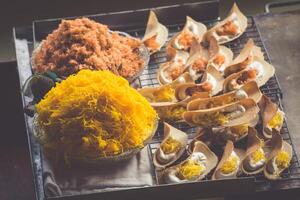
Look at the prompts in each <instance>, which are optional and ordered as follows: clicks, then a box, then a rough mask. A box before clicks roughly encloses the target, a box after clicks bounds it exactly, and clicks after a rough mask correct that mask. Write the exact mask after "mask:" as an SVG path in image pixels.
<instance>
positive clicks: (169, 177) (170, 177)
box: [165, 152, 207, 183]
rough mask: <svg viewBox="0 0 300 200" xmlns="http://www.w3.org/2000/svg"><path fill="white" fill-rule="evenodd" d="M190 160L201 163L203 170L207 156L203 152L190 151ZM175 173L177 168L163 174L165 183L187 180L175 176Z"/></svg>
mask: <svg viewBox="0 0 300 200" xmlns="http://www.w3.org/2000/svg"><path fill="white" fill-rule="evenodd" d="M190 160H191V161H194V162H197V163H198V164H199V165H201V166H202V167H203V172H204V171H205V170H206V162H207V157H206V156H205V155H204V154H203V153H201V152H194V153H192V155H191V157H190ZM177 174H178V168H177V169H172V170H169V171H168V174H166V175H165V181H166V182H167V183H180V182H186V181H188V180H186V179H180V178H179V177H178V176H177ZM200 175H201V174H199V176H200Z"/></svg>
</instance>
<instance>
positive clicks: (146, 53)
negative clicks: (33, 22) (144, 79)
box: [30, 30, 150, 84]
mask: <svg viewBox="0 0 300 200" xmlns="http://www.w3.org/2000/svg"><path fill="white" fill-rule="evenodd" d="M109 32H110V33H113V32H114V33H118V34H119V35H121V36H124V37H128V38H132V39H137V38H135V37H132V36H131V35H129V34H128V33H125V32H120V31H111V30H110V31H109ZM43 42H44V40H43V41H41V42H40V43H38V44H37V45H36V47H35V48H34V50H33V51H32V55H31V58H30V63H31V67H32V68H35V67H34V66H35V65H36V64H35V62H34V60H35V59H34V57H35V55H36V54H37V53H38V52H39V51H40V49H41V46H42V44H43ZM138 54H139V55H140V57H141V58H142V59H143V60H144V64H143V66H141V68H140V70H139V71H137V73H136V74H135V75H134V76H132V77H130V78H125V79H126V80H128V82H129V83H130V84H131V83H133V82H134V81H135V80H136V79H137V78H138V77H139V76H140V75H141V74H142V73H143V71H144V69H145V68H146V67H147V66H148V64H149V60H150V52H149V50H148V49H147V47H146V46H145V45H144V44H143V43H141V46H140V47H139V48H138ZM59 78H61V79H65V78H66V77H59Z"/></svg>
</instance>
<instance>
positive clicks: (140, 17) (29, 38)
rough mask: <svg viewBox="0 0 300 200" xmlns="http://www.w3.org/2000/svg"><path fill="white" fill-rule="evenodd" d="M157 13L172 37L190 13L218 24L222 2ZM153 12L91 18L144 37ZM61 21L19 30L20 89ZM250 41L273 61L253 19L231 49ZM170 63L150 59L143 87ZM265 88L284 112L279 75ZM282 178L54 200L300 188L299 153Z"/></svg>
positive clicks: (37, 161) (35, 150)
mask: <svg viewBox="0 0 300 200" xmlns="http://www.w3.org/2000/svg"><path fill="white" fill-rule="evenodd" d="M154 10H155V12H156V13H157V14H158V17H159V19H160V20H161V22H162V23H164V24H166V25H168V28H169V31H170V34H169V35H170V36H172V34H174V33H175V32H178V31H179V30H181V28H182V26H183V23H184V21H185V16H186V15H190V16H191V17H193V18H195V19H196V20H199V21H202V22H204V23H205V24H207V25H208V26H211V25H213V24H214V23H215V22H217V19H218V1H217V0H213V1H205V2H203V1H202V2H199V3H192V4H182V5H174V6H169V7H160V8H154ZM148 12H149V9H143V10H136V11H126V12H119V13H105V14H100V15H93V16H89V17H90V18H92V19H94V20H96V21H99V22H101V23H105V24H108V25H110V28H112V29H116V30H121V31H126V32H127V33H129V34H131V35H132V36H135V37H142V36H143V34H144V30H145V24H146V20H147V16H148ZM60 21H61V19H50V20H39V21H34V22H33V24H32V26H27V27H17V28H15V29H14V41H15V47H16V56H17V61H18V70H19V76H20V84H21V85H23V84H24V81H25V80H26V79H27V78H28V77H29V76H30V75H31V74H32V71H31V67H30V62H29V61H30V55H31V52H32V50H33V47H34V44H35V43H36V42H39V41H41V40H42V39H44V38H45V37H46V36H47V34H48V33H50V32H51V31H52V30H53V29H55V28H56V27H57V25H58V24H59V23H60ZM249 38H253V40H254V42H255V44H256V45H258V46H260V47H261V48H262V50H263V52H264V53H265V57H266V60H267V61H269V58H268V55H267V52H266V50H265V48H264V45H263V43H262V41H261V38H260V35H259V31H258V29H257V27H256V25H255V20H254V18H253V17H249V18H248V28H247V30H246V32H245V33H244V34H243V35H242V36H241V37H240V38H238V39H237V40H235V41H233V42H230V43H228V44H227V45H226V46H228V47H230V48H231V49H232V51H233V52H234V54H235V55H237V54H238V53H239V51H240V50H241V49H242V48H243V46H244V44H245V43H246V42H247V40H248V39H249ZM165 61H166V55H165V52H164V48H163V49H162V51H161V52H158V53H156V54H155V55H153V56H152V57H151V60H150V63H149V67H148V68H147V69H145V71H144V72H143V74H142V75H141V76H140V77H139V79H138V80H137V84H138V85H139V86H141V87H145V86H155V85H158V82H157V80H156V71H157V68H158V65H159V64H160V63H163V62H165ZM261 90H262V92H263V93H264V94H266V95H267V96H269V97H271V98H272V100H273V101H274V102H277V103H278V104H279V106H280V107H281V108H282V104H281V98H282V92H281V88H280V85H279V83H278V80H277V78H276V76H274V77H272V78H271V79H270V80H269V81H268V82H267V84H266V85H265V86H263V87H261ZM27 103H28V102H27V100H26V98H25V97H24V96H23V104H24V105H25V104H27ZM31 122H32V119H31V118H29V117H28V116H26V115H25V123H26V127H27V134H28V140H29V148H30V152H31V160H32V168H33V173H34V180H35V186H36V194H37V197H38V199H45V198H46V197H45V195H44V190H43V178H42V165H41V149H40V145H39V144H38V143H37V142H36V140H35V138H34V137H33V135H32V134H31V132H30V128H31ZM175 126H177V127H178V128H179V129H181V130H183V131H186V132H188V133H189V136H190V138H191V137H192V136H193V133H194V131H195V130H194V128H192V127H189V126H186V125H184V124H175ZM281 132H282V136H283V138H284V139H285V140H286V141H287V142H289V143H290V144H292V141H291V138H290V135H289V130H288V128H287V124H286V122H284V125H283V128H282V130H281ZM162 134H163V130H162V128H159V130H158V131H157V133H156V135H155V137H154V138H153V140H152V142H151V144H150V145H148V146H147V148H148V149H149V152H153V151H154V150H155V149H156V148H157V146H158V144H159V142H160V141H161V139H162ZM151 155H152V154H151ZM152 175H153V179H154V180H156V179H157V174H156V173H155V170H153V174H152ZM282 176H283V178H282V179H280V180H277V181H268V180H266V179H265V178H264V177H263V175H257V176H250V177H239V178H236V179H230V180H217V181H211V180H203V181H200V182H193V183H184V184H171V185H156V186H152V187H145V188H131V189H126V190H118V191H113V192H101V193H93V194H82V195H76V196H64V197H56V198H49V199H100V198H107V199H117V198H120V197H122V199H140V198H143V199H148V198H149V199H153V198H159V199H161V198H167V199H169V198H172V199H192V198H196V197H197V198H202V197H220V196H233V195H241V194H253V193H255V192H264V191H270V190H272V191H274V190H284V189H294V188H300V181H299V180H300V166H299V162H298V159H297V156H296V153H295V152H293V158H292V162H291V166H290V167H289V168H288V169H287V170H285V171H284V173H283V174H282Z"/></svg>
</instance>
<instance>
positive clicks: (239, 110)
mask: <svg viewBox="0 0 300 200" xmlns="http://www.w3.org/2000/svg"><path fill="white" fill-rule="evenodd" d="M225 112H228V113H227V114H226V116H227V117H228V118H229V119H231V120H232V119H236V118H238V117H240V116H241V115H242V114H243V113H244V112H246V109H245V107H244V106H242V105H235V106H232V107H228V108H226V111H225Z"/></svg>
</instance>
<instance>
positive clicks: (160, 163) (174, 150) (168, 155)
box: [153, 123, 188, 170]
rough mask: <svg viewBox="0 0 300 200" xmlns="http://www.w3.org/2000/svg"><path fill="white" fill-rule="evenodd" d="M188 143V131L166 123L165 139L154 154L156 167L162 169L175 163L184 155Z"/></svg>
mask: <svg viewBox="0 0 300 200" xmlns="http://www.w3.org/2000/svg"><path fill="white" fill-rule="evenodd" d="M187 144H188V136H187V134H186V133H184V132H182V131H180V130H178V129H176V128H174V127H172V126H171V125H169V124H167V123H165V124H164V140H163V141H162V142H161V145H160V147H159V148H158V149H157V150H156V152H155V153H154V156H153V164H154V165H155V167H156V169H158V170H161V169H164V168H166V167H167V166H170V165H171V164H173V163H174V162H175V161H176V160H177V159H178V158H180V157H181V156H182V154H183V153H184V151H185V147H186V145H187Z"/></svg>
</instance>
